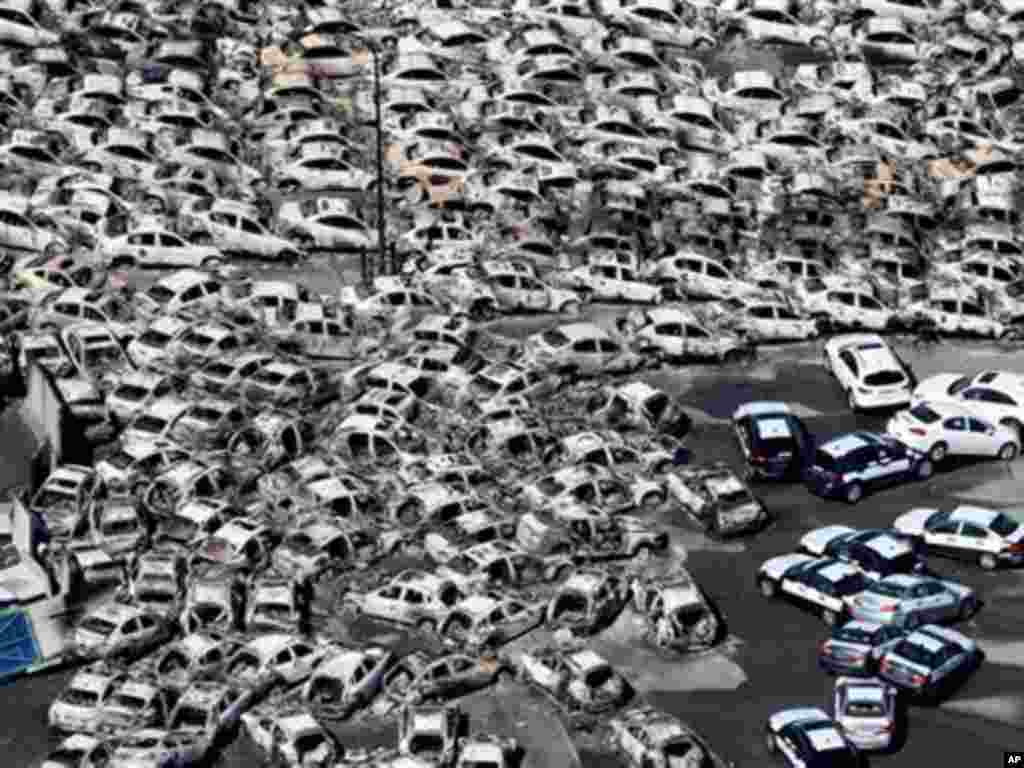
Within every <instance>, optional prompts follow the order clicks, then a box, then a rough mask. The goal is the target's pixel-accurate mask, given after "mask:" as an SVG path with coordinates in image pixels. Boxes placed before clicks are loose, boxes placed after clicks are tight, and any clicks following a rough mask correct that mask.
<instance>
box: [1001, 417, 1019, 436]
mask: <svg viewBox="0 0 1024 768" xmlns="http://www.w3.org/2000/svg"><path fill="white" fill-rule="evenodd" d="M999 425H1000V426H1002V427H1009V428H1010V429H1012V430H1014V431H1015V432H1016V433H1017V437H1018V438H1020V437H1022V436H1024V433H1022V431H1021V425H1020V422H1019V421H1017V420H1016V419H1003V420H1002V421H1000V422H999Z"/></svg>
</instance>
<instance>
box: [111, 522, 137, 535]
mask: <svg viewBox="0 0 1024 768" xmlns="http://www.w3.org/2000/svg"><path fill="white" fill-rule="evenodd" d="M102 530H103V535H105V536H124V535H126V534H129V533H138V531H139V521H138V520H136V519H134V518H129V519H126V520H107V521H105V522H104V523H103V529H102Z"/></svg>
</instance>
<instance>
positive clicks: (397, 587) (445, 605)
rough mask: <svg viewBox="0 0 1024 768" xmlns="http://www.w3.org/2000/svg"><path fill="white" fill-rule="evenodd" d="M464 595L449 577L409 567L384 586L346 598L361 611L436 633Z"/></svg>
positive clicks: (377, 617) (351, 594) (385, 619)
mask: <svg viewBox="0 0 1024 768" xmlns="http://www.w3.org/2000/svg"><path fill="white" fill-rule="evenodd" d="M463 597H464V595H463V593H462V591H461V590H460V589H459V587H458V585H457V584H456V583H455V581H453V580H452V579H450V578H444V577H442V576H438V575H435V574H433V573H428V572H426V571H419V570H408V571H403V572H402V573H400V574H398V575H397V576H395V577H394V578H393V579H391V581H390V582H389V583H388V584H385V585H384V586H381V587H377V588H376V589H373V590H371V591H369V592H366V593H364V594H359V593H350V594H349V595H348V596H347V599H348V603H349V604H350V605H352V606H353V607H354V608H355V609H356V611H357V612H358V613H362V614H365V615H367V616H371V617H373V618H376V619H381V620H383V621H393V622H397V623H399V624H408V625H411V626H414V627H417V628H418V629H420V630H423V631H426V632H434V631H436V630H437V627H438V626H439V625H440V623H441V622H442V621H443V620H444V618H445V617H446V616H447V615H448V612H449V611H450V610H451V609H452V608H454V607H455V605H456V603H458V602H459V600H461V599H462V598H463Z"/></svg>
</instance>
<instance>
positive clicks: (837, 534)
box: [800, 525, 927, 579]
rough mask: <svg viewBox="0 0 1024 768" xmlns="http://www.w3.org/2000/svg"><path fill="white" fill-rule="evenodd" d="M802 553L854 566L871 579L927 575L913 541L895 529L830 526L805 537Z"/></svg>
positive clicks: (802, 543)
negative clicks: (915, 574)
mask: <svg viewBox="0 0 1024 768" xmlns="http://www.w3.org/2000/svg"><path fill="white" fill-rule="evenodd" d="M800 549H801V550H803V551H805V552H808V553H810V554H812V555H815V556H816V557H834V558H835V559H837V560H843V561H845V562H848V563H853V564H855V565H856V566H857V567H859V568H860V569H861V570H862V571H863V572H864V574H865V575H866V576H868V577H869V578H872V579H884V578H885V577H886V576H891V575H892V574H894V573H925V572H926V571H927V568H926V564H925V561H924V559H923V558H922V557H921V556H920V555H919V553H918V547H917V545H916V544H915V543H914V541H913V540H912V539H910V538H909V537H907V536H904V535H902V534H900V533H898V532H897V531H894V530H892V529H886V528H867V529H863V530H856V529H851V528H847V527H846V526H842V525H830V526H827V527H825V528H818V529H816V530H813V531H810V532H809V533H807V534H805V535H804V537H803V538H802V539H800Z"/></svg>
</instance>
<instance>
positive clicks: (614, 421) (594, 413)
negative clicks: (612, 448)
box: [587, 381, 692, 438]
mask: <svg viewBox="0 0 1024 768" xmlns="http://www.w3.org/2000/svg"><path fill="white" fill-rule="evenodd" d="M587 405H588V407H587V412H588V414H589V418H590V419H591V420H592V421H595V422H597V423H599V424H603V425H606V426H607V427H608V428H609V429H614V430H620V431H621V430H626V429H636V430H641V431H644V432H661V433H664V434H666V435H671V436H672V437H675V438H682V437H685V436H686V435H687V434H688V433H689V431H690V427H691V425H692V420H691V419H690V417H689V416H688V415H687V414H686V412H685V411H684V410H683V408H682V406H681V405H679V403H677V402H676V401H674V400H673V399H672V398H671V397H669V396H668V395H667V394H665V393H664V392H662V391H661V390H658V389H655V388H654V387H652V386H650V385H649V384H644V383H643V382H639V381H632V382H629V383H628V384H624V385H622V386H620V387H612V386H609V387H603V388H602V389H601V390H600V391H599V392H598V393H596V394H595V395H594V396H593V397H592V398H591V399H590V401H589V402H588V404H587Z"/></svg>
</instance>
